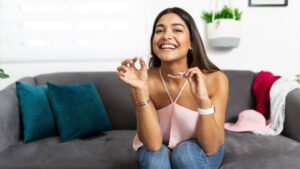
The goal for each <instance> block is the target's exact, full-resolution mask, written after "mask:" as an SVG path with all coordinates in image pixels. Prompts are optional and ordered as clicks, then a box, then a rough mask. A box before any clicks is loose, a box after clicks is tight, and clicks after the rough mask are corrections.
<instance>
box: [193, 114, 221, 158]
mask: <svg viewBox="0 0 300 169" xmlns="http://www.w3.org/2000/svg"><path fill="white" fill-rule="evenodd" d="M196 137H197V139H198V142H199V144H200V145H201V147H202V148H203V149H204V151H205V153H206V154H207V155H212V154H214V153H216V152H217V151H218V149H219V147H220V146H221V145H222V144H223V143H224V134H223V132H222V131H221V129H220V128H219V127H218V125H217V123H216V121H215V118H214V115H213V114H212V115H204V116H203V115H199V117H198V124H197V131H196Z"/></svg>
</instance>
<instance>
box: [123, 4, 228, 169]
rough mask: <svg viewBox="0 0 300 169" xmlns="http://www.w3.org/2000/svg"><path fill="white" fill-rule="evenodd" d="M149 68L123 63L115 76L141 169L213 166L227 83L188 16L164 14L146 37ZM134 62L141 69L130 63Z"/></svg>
mask: <svg viewBox="0 0 300 169" xmlns="http://www.w3.org/2000/svg"><path fill="white" fill-rule="evenodd" d="M151 55H152V58H151V59H150V62H149V67H150V68H149V69H148V70H147V68H146V64H145V62H144V60H143V59H139V58H134V59H127V60H124V61H123V62H122V63H121V65H120V66H119V67H118V76H119V77H120V78H121V79H122V80H123V81H124V82H125V83H127V84H128V85H129V86H130V87H131V93H132V99H133V101H134V103H135V106H136V117H137V135H136V137H135V139H134V143H133V147H134V149H135V150H136V151H137V155H138V159H139V163H140V167H141V168H142V169H171V168H174V169H200V168H218V167H219V166H220V164H221V162H222V159H223V154H224V127H223V126H224V119H225V110H226V105H227V97H228V79H227V77H226V75H225V74H224V73H223V72H221V71H220V70H219V69H218V68H217V67H216V66H215V65H214V64H213V63H212V62H211V61H210V60H209V59H208V58H207V56H206V53H205V49H204V46H203V43H202V40H201V37H200V34H199V32H198V30H197V27H196V24H195V22H194V20H193V18H192V17H191V16H190V15H189V14H188V13H187V12H186V11H184V10H182V9H180V8H168V9H165V10H163V11H162V12H161V13H160V14H159V15H158V16H157V18H156V19H155V21H154V25H153V30H152V35H151ZM137 61H139V63H140V65H141V68H140V69H137V68H136V67H135V65H134V63H135V62H137Z"/></svg>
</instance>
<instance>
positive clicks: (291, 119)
mask: <svg viewBox="0 0 300 169" xmlns="http://www.w3.org/2000/svg"><path fill="white" fill-rule="evenodd" d="M299 121H300V89H299V88H297V89H294V90H292V91H291V92H290V93H288V95H287V97H286V101H285V122H284V130H283V133H282V134H283V135H285V136H287V137H289V138H292V139H294V140H297V141H298V142H300V123H299Z"/></svg>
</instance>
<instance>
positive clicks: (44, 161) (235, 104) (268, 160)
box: [0, 70, 300, 169]
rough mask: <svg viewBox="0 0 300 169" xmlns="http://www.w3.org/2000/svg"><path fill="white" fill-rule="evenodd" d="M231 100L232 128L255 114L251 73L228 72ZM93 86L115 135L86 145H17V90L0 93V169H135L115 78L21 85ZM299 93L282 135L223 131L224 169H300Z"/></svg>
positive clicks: (77, 76) (124, 95)
mask: <svg viewBox="0 0 300 169" xmlns="http://www.w3.org/2000/svg"><path fill="white" fill-rule="evenodd" d="M225 73H226V74H227V76H228V78H229V82H230V94H229V102H228V108H227V112H226V121H227V122H235V121H236V120H237V115H238V113H239V112H240V111H242V110H245V109H249V108H252V109H254V108H255V99H254V97H253V95H252V94H251V85H252V82H253V80H254V78H255V73H254V72H251V71H236V70H226V71H225ZM88 80H91V81H93V82H94V84H95V85H96V87H97V89H98V91H99V94H100V96H101V98H102V100H103V102H104V104H105V107H106V110H107V112H108V114H109V117H110V120H111V123H112V126H113V130H111V131H108V132H105V133H104V134H103V135H99V136H96V137H91V138H87V139H83V140H82V139H75V140H72V141H69V142H65V143H61V142H60V141H59V138H58V137H50V138H45V139H40V140H37V141H34V142H32V143H29V144H24V143H23V142H22V140H21V138H22V137H21V136H22V127H21V126H22V125H21V121H20V113H19V109H18V100H17V96H16V91H15V85H14V84H12V85H10V86H9V87H7V88H5V89H4V90H2V91H0V169H10V168H22V169H25V168H26V169H27V168H28V169H35V168H38V169H46V168H60V169H62V168H73V169H76V168H82V169H83V168H86V169H94V168H97V169H138V168H139V167H138V161H137V159H136V154H135V152H134V151H133V150H132V140H133V137H134V135H135V132H136V118H135V113H134V108H133V105H132V103H131V99H130V91H129V88H128V87H127V86H126V85H125V84H124V83H123V82H122V81H120V80H119V79H118V78H117V76H116V74H115V73H114V72H73V73H53V74H43V75H39V76H36V77H26V78H23V79H21V81H22V82H26V83H29V84H37V85H45V84H46V82H47V81H49V82H53V83H76V82H86V81H88ZM299 120H300V89H295V90H293V91H291V92H290V93H289V94H288V96H287V100H286V120H285V129H284V132H283V134H282V135H279V136H257V135H254V134H251V133H235V132H229V131H226V139H225V156H224V160H223V162H222V166H221V168H223V169H236V168H242V169H287V168H289V169H294V168H295V169H296V168H300V142H299V141H300V124H299V123H298V121H299Z"/></svg>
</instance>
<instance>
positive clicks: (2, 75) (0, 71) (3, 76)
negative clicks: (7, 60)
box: [0, 68, 9, 79]
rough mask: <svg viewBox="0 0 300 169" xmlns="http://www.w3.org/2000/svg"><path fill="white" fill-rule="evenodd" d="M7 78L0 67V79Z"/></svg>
mask: <svg viewBox="0 0 300 169" xmlns="http://www.w3.org/2000/svg"><path fill="white" fill-rule="evenodd" d="M6 78H9V75H8V74H5V72H4V70H3V69H1V68H0V79H6Z"/></svg>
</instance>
